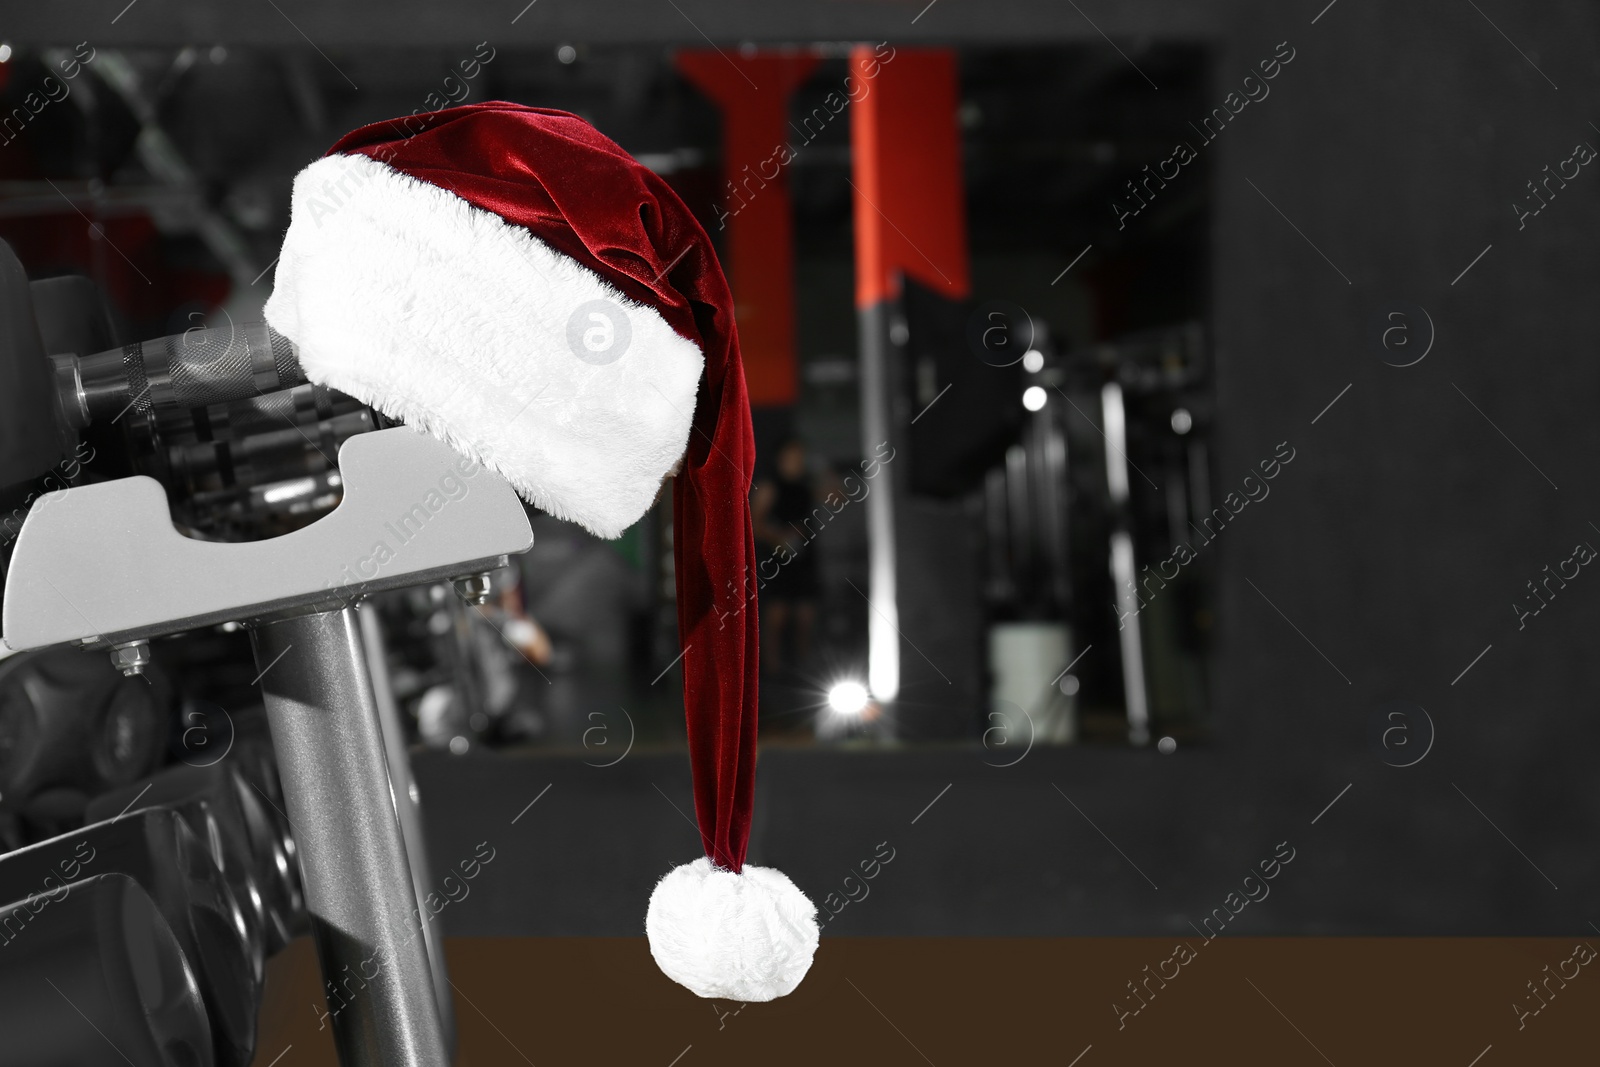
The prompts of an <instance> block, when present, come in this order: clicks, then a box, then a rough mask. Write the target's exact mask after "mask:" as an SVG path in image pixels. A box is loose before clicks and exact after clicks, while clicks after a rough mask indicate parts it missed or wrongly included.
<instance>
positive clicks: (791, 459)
mask: <svg viewBox="0 0 1600 1067" xmlns="http://www.w3.org/2000/svg"><path fill="white" fill-rule="evenodd" d="M819 480H821V481H824V482H825V481H827V480H828V479H825V478H824V479H817V478H814V477H813V474H812V471H811V469H810V464H809V461H808V457H807V454H806V445H805V442H804V441H803V440H802V439H801V438H799V437H797V436H789V437H785V438H784V439H783V440H782V441H780V442H779V444H778V448H777V453H776V456H775V459H774V462H773V475H772V476H771V477H768V478H763V479H761V480H760V481H758V482H757V483H756V490H755V497H754V499H753V500H752V501H751V505H750V517H751V521H752V523H753V524H754V526H755V536H756V544H757V546H758V550H757V553H756V554H757V557H758V558H759V559H760V560H761V563H760V565H759V573H760V575H761V576H762V578H763V580H764V585H763V586H762V588H761V606H762V610H763V612H764V615H765V617H764V618H763V619H762V623H761V665H762V667H763V668H765V669H766V670H768V671H770V672H771V673H773V674H781V673H782V672H783V671H784V670H785V669H787V668H789V667H790V666H791V665H792V666H793V667H796V668H799V667H802V666H804V664H805V663H806V661H807V660H808V659H809V658H810V655H811V638H812V632H813V630H814V629H815V627H816V619H817V597H818V594H819V593H820V591H821V584H822V583H821V576H820V573H819V571H818V568H817V554H816V551H815V550H814V549H813V548H812V547H811V546H810V541H811V539H812V538H813V537H815V536H816V532H815V531H813V532H811V533H809V534H808V532H807V531H808V530H812V526H808V525H807V522H808V520H811V521H812V524H813V526H814V524H815V519H814V516H815V514H816V511H817V502H818V498H819V494H818V492H817V491H816V490H817V486H816V482H817V481H819ZM824 514H827V512H826V511H824ZM768 560H775V561H776V562H777V563H778V564H779V566H778V567H777V570H776V573H772V574H771V576H770V577H769V576H768V574H769V572H771V571H772V568H771V566H770V565H769V563H768Z"/></svg>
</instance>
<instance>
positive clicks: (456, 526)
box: [0, 250, 533, 1067]
mask: <svg viewBox="0 0 1600 1067" xmlns="http://www.w3.org/2000/svg"><path fill="white" fill-rule="evenodd" d="M8 256H9V250H5V251H4V253H3V254H0V260H3V259H5V258H7V257H8ZM0 274H3V271H0ZM0 288H4V278H3V277H0ZM39 348H42V342H40V344H39V345H36V346H34V349H35V350H37V349H39ZM0 355H4V353H0ZM4 362H5V360H4V359H0V363H4ZM52 363H53V370H54V374H53V375H52V377H51V379H50V385H51V387H52V392H51V396H50V398H49V402H50V403H53V404H55V405H56V406H57V407H58V409H59V411H60V416H59V421H60V422H61V423H62V424H63V425H65V426H67V427H69V428H71V429H74V430H84V431H87V432H94V431H95V430H96V429H97V428H103V427H104V426H105V425H106V424H107V423H125V424H126V426H125V431H124V432H125V433H126V435H127V438H128V439H129V441H130V442H131V444H130V445H129V451H130V453H131V466H132V469H133V470H135V471H136V472H137V473H135V474H133V475H132V476H131V477H116V478H112V479H110V480H105V481H96V482H92V483H90V484H85V485H77V486H73V487H71V488H67V489H64V490H58V491H55V492H50V493H45V494H44V495H42V496H40V497H38V498H37V499H36V500H35V501H33V502H32V504H31V507H30V510H29V511H28V513H27V518H26V521H25V522H24V523H23V525H22V529H21V532H20V534H19V535H18V536H17V539H16V544H15V547H14V549H13V550H12V553H11V558H10V561H9V566H8V569H7V573H6V583H5V597H4V604H3V610H0V620H3V633H4V641H5V644H6V646H8V647H9V648H10V649H12V650H17V651H22V650H28V649H43V648H49V647H56V646H64V645H70V646H77V647H79V648H82V649H89V650H104V651H107V652H109V653H110V655H111V659H112V662H113V664H114V665H115V666H116V667H117V668H118V669H119V670H121V671H122V672H123V673H125V674H130V675H132V674H139V673H142V672H145V671H147V670H149V669H151V666H152V661H153V658H154V656H155V654H156V652H157V650H158V649H159V645H156V646H154V647H153V646H152V644H151V642H152V640H153V639H155V638H161V637H167V636H171V635H178V634H182V633H185V632H187V631H191V630H195V629H198V628H202V627H210V626H215V625H219V624H227V625H242V626H244V627H246V628H247V629H249V630H250V633H251V638H252V643H253V647H254V649H255V656H256V661H257V670H258V671H259V683H260V686H261V690H262V695H263V700H264V703H265V705H266V710H267V717H268V720H269V722H270V726H271V733H272V739H273V747H274V749H275V752H276V762H277V767H278V777H279V779H280V780H281V783H282V802H283V803H282V808H283V811H282V814H283V815H284V817H285V818H286V820H287V821H288V823H289V825H290V826H291V827H292V831H293V838H294V847H295V848H296V850H297V854H298V858H299V866H300V869H301V875H302V880H303V884H304V895H305V903H306V908H307V910H308V912H309V915H310V921H311V927H312V931H313V934H314V935H315V938H316V940H317V945H318V952H319V956H320V958H321V961H322V968H323V976H324V978H325V980H326V982H327V988H328V992H329V1009H330V1024H331V1026H332V1029H333V1032H334V1039H335V1043H336V1044H337V1045H338V1047H339V1051H340V1055H341V1058H342V1061H343V1062H344V1063H346V1064H351V1065H367V1064H371V1065H378V1064H382V1065H385V1067H391V1065H394V1067H413V1065H415V1067H421V1065H425V1064H426V1065H436V1064H440V1063H444V1062H447V1061H448V1059H449V1057H450V1049H451V1047H452V1046H453V1026H452V1025H451V1016H450V1012H449V997H448V993H449V982H448V979H447V978H446V977H445V975H444V969H443V956H442V953H441V952H440V951H439V945H438V941H437V930H436V929H435V928H434V927H433V924H427V923H424V922H423V921H422V918H421V913H420V908H419V906H418V899H419V894H422V893H425V889H424V887H423V880H424V879H425V878H426V865H425V861H424V860H423V856H424V852H423V845H422V842H421V840H420V820H419V819H417V818H416V811H415V799H414V796H413V791H412V789H411V783H410V781H409V777H408V776H407V777H404V778H403V776H402V771H403V768H404V767H405V752H404V746H403V738H402V737H400V736H399V730H398V729H397V728H396V726H397V721H395V720H394V717H392V716H390V715H389V714H388V713H386V711H385V698H386V694H387V692H388V689H387V686H385V685H382V684H375V682H374V675H373V670H374V665H375V664H376V666H377V669H378V670H382V665H381V662H380V661H379V660H378V658H377V656H378V653H377V648H378V645H377V643H376V640H375V638H376V636H377V635H376V633H375V632H372V633H368V632H364V631H365V630H366V629H367V628H369V627H370V626H371V625H372V624H363V623H362V621H361V618H360V616H359V615H358V614H357V611H356V605H357V604H358V603H359V601H360V600H361V598H362V597H364V596H366V595H368V594H370V593H375V592H380V591H384V590H390V589H401V588H406V587H409V586H415V585H424V584H432V583H437V582H441V581H450V582H454V583H455V584H456V587H457V590H458V592H460V593H461V595H462V596H463V597H464V598H465V599H468V600H471V601H474V602H478V601H481V598H482V597H483V596H484V595H485V593H486V588H485V583H484V581H483V579H482V577H481V576H482V575H484V574H486V573H487V572H489V571H491V570H493V569H495V568H496V567H499V566H504V565H505V564H506V562H507V556H508V555H510V554H512V553H518V552H522V551H525V550H526V549H527V548H528V547H529V546H530V545H531V544H532V537H533V535H532V530H531V528H530V526H529V524H528V519H527V515H526V513H525V511H524V508H523V505H522V503H521V501H520V499H519V498H518V497H517V495H516V493H515V491H514V490H512V488H511V486H510V485H509V484H508V483H507V482H506V481H505V480H504V479H502V478H501V477H500V476H499V475H497V474H494V473H493V472H491V471H488V470H486V469H484V468H482V467H481V466H475V465H473V464H472V463H471V462H470V461H468V460H466V459H464V458H462V457H461V456H459V455H458V454H457V453H456V452H455V451H453V450H452V449H451V448H449V447H448V446H447V445H444V444H442V443H440V442H438V441H436V440H434V439H433V438H431V437H427V436H424V435H422V434H420V433H417V432H415V431H413V430H410V429H407V428H403V427H389V426H385V423H384V420H382V418H381V417H380V416H378V415H377V414H376V413H374V412H372V411H371V410H370V409H367V408H364V407H362V406H361V405H359V404H358V403H356V402H355V401H353V400H351V399H350V398H348V397H341V396H338V395H336V394H331V393H328V392H327V391H325V390H319V389H317V388H316V387H313V386H310V385H306V384H304V383H303V375H302V374H301V373H300V371H299V366H298V362H297V360H296V359H295V358H294V351H293V347H292V346H290V345H288V344H287V342H285V341H284V339H283V338H281V337H279V336H277V335H276V334H274V333H273V332H272V331H271V330H270V329H269V328H267V327H266V326H265V325H264V324H246V325H239V326H235V325H232V324H229V325H225V326H222V327H215V328H208V329H196V330H191V331H189V332H188V333H186V334H184V335H181V336H179V337H172V338H164V339H160V340H158V341H154V342H146V343H144V344H142V345H128V346H125V347H123V348H122V349H120V350H114V351H108V352H101V353H97V354H96V353H91V354H83V353H67V354H52ZM38 387H39V383H38V382H37V381H32V383H31V385H30V388H32V389H33V390H34V397H33V400H34V402H36V403H42V402H44V400H43V398H42V397H40V396H39V395H37V394H38ZM0 406H8V405H7V404H6V402H5V401H3V400H0ZM68 442H69V443H70V437H69V438H68ZM335 448H336V449H337V456H338V463H337V464H334V463H332V462H331V461H330V459H329V455H330V453H331V452H332V451H333V449H335ZM33 467H34V468H35V470H34V473H35V474H37V473H38V470H37V468H38V462H37V461H35V462H34V464H33ZM13 473H16V472H15V471H13ZM180 527H181V530H180ZM185 533H188V534H190V535H191V536H185ZM222 538H228V540H222ZM386 719H389V720H391V721H390V724H389V727H388V729H386V728H385V720H386ZM163 788H164V789H165V792H163V793H162V795H161V796H162V799H161V801H160V803H161V804H162V805H163V807H162V808H160V809H150V810H143V811H140V812H136V813H133V814H130V815H126V816H124V817H123V822H124V823H126V822H127V821H128V820H131V819H133V818H135V817H136V816H137V817H139V818H142V819H147V820H148V819H152V818H156V817H158V816H161V817H165V818H167V819H169V820H177V821H178V824H179V825H182V826H183V832H184V833H189V829H188V826H187V825H184V824H183V820H184V819H185V817H187V818H188V819H189V820H192V821H193V822H194V823H195V824H196V825H199V826H202V827H204V828H205V830H206V832H207V833H208V834H209V833H210V832H211V828H212V827H213V826H215V827H217V828H218V833H219V834H220V833H221V827H222V824H223V822H230V823H233V824H234V825H237V823H238V821H239V819H238V818H237V817H236V813H234V812H233V811H232V810H231V805H230V804H229V803H228V802H227V801H225V800H224V799H222V793H223V792H225V790H223V789H222V788H221V787H220V786H219V785H218V783H217V782H215V781H213V782H210V783H204V782H202V781H201V780H200V779H199V778H193V777H190V776H188V775H186V774H184V773H181V772H176V773H172V774H171V775H170V777H169V778H168V779H167V780H165V783H164V786H163ZM153 791H154V786H152V792H153ZM130 792H135V791H134V790H132V789H131V788H130V789H123V790H121V791H119V792H118V794H117V795H118V796H119V797H121V796H127V795H128V793H130ZM197 794H200V795H203V797H204V799H203V800H201V801H198V802H197V801H196V799H195V797H196V795H197ZM135 800H136V802H138V803H147V802H148V801H145V800H138V799H137V798H135ZM113 803H114V801H113V799H111V798H107V799H105V800H103V801H99V802H96V806H95V812H96V813H97V814H100V813H104V812H105V811H108V810H111V807H112V804H113ZM169 806H171V807H175V808H176V809H177V810H168V807H169ZM180 812H181V813H182V814H180ZM114 823H115V820H113V821H112V823H101V824H97V826H101V827H105V826H111V825H113V824H114ZM122 830H123V828H122V827H121V826H118V827H116V830H115V832H116V833H121V832H122ZM103 832H106V833H112V832H113V831H109V830H108V831H103ZM68 836H69V837H70V836H71V835H68ZM190 836H191V839H192V837H193V835H192V834H191V835H190ZM408 838H409V840H408ZM35 847H37V846H35ZM108 847H109V846H108ZM196 847H197V848H198V846H196ZM23 851H24V852H27V851H29V850H23ZM200 851H204V849H203V848H202V849H200ZM215 854H216V855H217V856H218V857H219V858H220V859H221V861H222V863H223V869H224V870H229V867H230V865H229V860H230V856H229V855H228V849H227V848H226V846H225V845H223V844H221V843H219V844H218V845H217V846H215ZM206 858H207V862H211V858H210V856H207V857H206ZM231 858H232V859H233V860H235V861H237V862H236V863H235V864H234V866H236V867H239V868H241V869H240V870H239V871H238V872H237V873H236V874H230V876H229V877H230V880H231V881H232V882H233V884H234V886H235V887H240V886H245V885H248V884H255V883H254V882H253V881H252V880H249V879H247V878H244V877H242V875H243V874H244V873H245V872H244V868H245V861H244V860H243V858H242V854H240V855H235V856H233V857H231ZM10 862H11V858H10V857H8V858H7V859H6V860H4V861H0V868H3V867H4V865H5V864H8V863H10ZM214 866H215V865H213V869H214ZM217 876H218V878H219V879H220V878H221V877H222V875H221V873H220V872H218V875H217ZM3 884H4V883H3V881H0V885H3ZM223 891H224V892H227V887H226V885H224V886H223ZM244 891H245V893H246V898H247V900H248V889H245V890H244ZM257 891H258V892H259V886H258V887H257ZM0 899H4V894H3V893H0ZM248 906H249V908H250V909H251V910H252V911H256V912H257V915H258V920H257V921H256V922H255V923H253V924H252V923H250V922H246V921H245V920H244V918H243V916H242V915H240V916H239V929H240V931H241V933H242V940H243V942H244V944H245V945H246V946H247V947H246V950H245V952H244V953H243V957H244V958H243V959H242V960H241V961H240V962H241V965H242V966H243V974H244V975H245V977H246V978H247V979H248V978H252V977H253V976H254V975H255V974H256V973H259V971H258V969H257V968H258V964H257V963H256V959H257V957H256V955H255V953H257V952H260V951H263V950H264V949H265V946H266V944H270V943H271V939H270V937H269V938H267V940H266V941H263V932H264V931H266V930H268V929H269V928H270V925H271V924H270V922H268V921H267V919H268V913H269V910H270V909H268V908H267V906H266V901H265V899H264V898H263V900H262V902H261V904H260V905H259V908H258V906H257V905H256V903H255V902H254V901H249V905H248ZM252 935H253V937H254V939H253V941H252ZM181 941H182V938H181V937H180V942H181ZM188 947H189V946H186V949H187V948H188ZM252 996H253V993H252ZM251 1003H252V1005H253V1001H252V1002H251ZM208 1007H211V1008H212V1010H213V1012H215V1011H217V1010H218V1008H219V1007H222V1006H221V1005H211V1004H209V1003H208ZM251 1014H252V1018H253V1011H252V1013H251ZM220 1044H221V1042H219V1046H220ZM239 1047H241V1048H245V1049H248V1042H246V1043H243V1044H241V1045H240V1046H239ZM219 1062H222V1057H220V1056H219Z"/></svg>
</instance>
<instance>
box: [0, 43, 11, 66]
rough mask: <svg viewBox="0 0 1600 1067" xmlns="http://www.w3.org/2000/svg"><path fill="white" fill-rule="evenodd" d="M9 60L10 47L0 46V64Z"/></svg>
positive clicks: (6, 45)
mask: <svg viewBox="0 0 1600 1067" xmlns="http://www.w3.org/2000/svg"><path fill="white" fill-rule="evenodd" d="M10 59H11V46H10V45H8V44H0V63H6V62H9V61H10Z"/></svg>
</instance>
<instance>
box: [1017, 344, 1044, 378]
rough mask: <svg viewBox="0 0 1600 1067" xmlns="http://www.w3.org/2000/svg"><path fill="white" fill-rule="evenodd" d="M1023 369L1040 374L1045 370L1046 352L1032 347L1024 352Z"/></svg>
mask: <svg viewBox="0 0 1600 1067" xmlns="http://www.w3.org/2000/svg"><path fill="white" fill-rule="evenodd" d="M1022 369H1023V370H1025V371H1027V372H1028V373H1029V374H1038V373H1039V372H1040V371H1042V370H1044V353H1043V352H1041V351H1039V350H1038V349H1037V348H1030V349H1028V350H1027V351H1026V352H1024V353H1022Z"/></svg>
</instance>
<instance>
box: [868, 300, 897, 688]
mask: <svg viewBox="0 0 1600 1067" xmlns="http://www.w3.org/2000/svg"><path fill="white" fill-rule="evenodd" d="M889 316H890V305H889V303H888V302H887V301H883V302H879V303H876V304H872V305H870V306H867V307H863V308H861V309H860V310H859V312H858V321H859V327H860V338H861V451H862V455H866V456H870V455H873V454H874V453H875V451H876V450H877V448H878V446H879V445H881V444H883V443H884V442H886V441H895V440H898V439H899V435H898V434H896V433H895V424H894V412H893V409H892V407H891V404H892V403H893V397H894V390H893V388H892V383H893V381H894V377H893V367H894V346H893V343H892V341H891V340H890V337H889ZM877 483H878V484H877V485H876V486H875V487H874V489H875V491H874V492H871V493H869V494H867V498H866V505H867V608H868V610H867V687H868V688H869V689H871V691H872V695H873V697H875V698H876V699H878V700H881V701H884V702H888V701H892V700H894V698H895V696H896V695H897V694H898V693H899V691H900V609H899V606H898V600H897V596H896V591H895V534H894V509H895V484H894V483H895V472H894V471H893V470H891V469H889V466H888V465H887V464H886V465H884V466H883V467H882V468H881V469H880V470H879V472H878V477H877Z"/></svg>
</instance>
